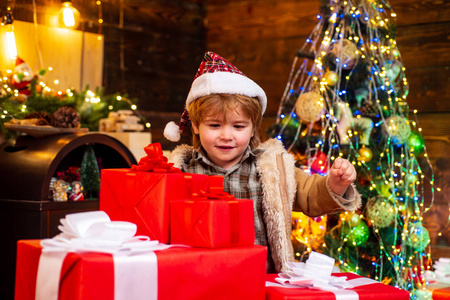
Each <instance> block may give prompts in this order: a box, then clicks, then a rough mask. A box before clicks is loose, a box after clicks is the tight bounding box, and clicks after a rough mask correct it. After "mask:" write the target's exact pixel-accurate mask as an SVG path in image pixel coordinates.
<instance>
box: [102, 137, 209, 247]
mask: <svg viewBox="0 0 450 300" xmlns="http://www.w3.org/2000/svg"><path fill="white" fill-rule="evenodd" d="M144 150H145V152H146V153H147V156H145V157H143V158H141V160H140V161H139V164H138V165H133V166H132V169H104V170H102V172H101V186H100V210H103V211H105V212H106V213H107V214H108V215H109V216H110V218H111V220H117V221H129V222H132V223H134V224H136V225H137V228H138V231H137V234H140V235H146V236H149V237H150V238H151V239H156V240H159V241H160V242H162V243H168V242H169V202H170V201H172V200H178V199H186V198H190V197H191V194H192V193H198V192H199V191H200V190H207V185H208V176H207V175H200V174H189V173H182V172H181V171H180V170H179V169H176V168H174V167H173V166H172V164H169V163H167V158H166V157H164V156H163V154H162V150H161V146H160V145H159V144H158V143H154V144H150V145H149V146H147V147H146V148H145V149H144Z"/></svg>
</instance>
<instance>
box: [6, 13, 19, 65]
mask: <svg viewBox="0 0 450 300" xmlns="http://www.w3.org/2000/svg"><path fill="white" fill-rule="evenodd" d="M4 24H5V27H6V47H7V51H8V55H9V58H10V59H12V60H15V59H16V58H17V46H16V37H15V35H14V26H13V17H12V14H11V12H9V11H8V12H6V15H5V18H4Z"/></svg>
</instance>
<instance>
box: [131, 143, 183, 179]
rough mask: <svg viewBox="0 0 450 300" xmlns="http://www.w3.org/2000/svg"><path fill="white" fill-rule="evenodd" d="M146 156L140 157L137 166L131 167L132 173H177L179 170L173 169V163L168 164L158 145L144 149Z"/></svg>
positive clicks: (150, 145) (151, 145)
mask: <svg viewBox="0 0 450 300" xmlns="http://www.w3.org/2000/svg"><path fill="white" fill-rule="evenodd" d="M144 151H145V153H147V156H144V157H142V158H141V159H140V160H139V163H138V164H137V165H132V166H131V169H132V170H133V171H147V172H155V173H178V172H181V170H180V169H178V168H175V167H174V166H173V163H168V162H167V161H168V159H167V157H165V156H164V155H163V151H162V148H161V144H160V143H153V144H149V145H148V146H147V147H145V148H144Z"/></svg>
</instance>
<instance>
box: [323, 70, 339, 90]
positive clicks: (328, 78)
mask: <svg viewBox="0 0 450 300" xmlns="http://www.w3.org/2000/svg"><path fill="white" fill-rule="evenodd" d="M324 79H325V82H326V83H327V85H329V86H335V85H336V83H338V81H339V75H338V74H336V72H334V71H330V70H328V71H327V72H326V73H325V76H324Z"/></svg>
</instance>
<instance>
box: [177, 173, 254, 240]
mask: <svg viewBox="0 0 450 300" xmlns="http://www.w3.org/2000/svg"><path fill="white" fill-rule="evenodd" d="M209 182H210V183H209V188H208V191H209V192H207V193H204V192H200V193H199V194H194V195H193V198H192V199H189V200H178V201H172V202H171V204H170V242H171V244H184V245H189V246H194V247H205V248H218V247H230V246H242V245H253V244H254V242H255V228H254V218H253V200H249V199H235V198H234V197H233V196H232V195H230V194H228V193H225V192H223V185H222V182H223V180H222V178H216V177H214V176H210V177H209Z"/></svg>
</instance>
